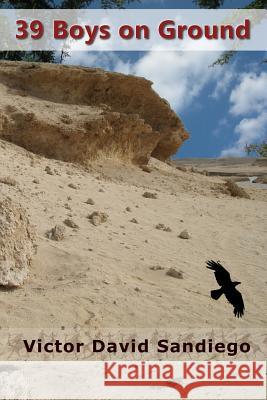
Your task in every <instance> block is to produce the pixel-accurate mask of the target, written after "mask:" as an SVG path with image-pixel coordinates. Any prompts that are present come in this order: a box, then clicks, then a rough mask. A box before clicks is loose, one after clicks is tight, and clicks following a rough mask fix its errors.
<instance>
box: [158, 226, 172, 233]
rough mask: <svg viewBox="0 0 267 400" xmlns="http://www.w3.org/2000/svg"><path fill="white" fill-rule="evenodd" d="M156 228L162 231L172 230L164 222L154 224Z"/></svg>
mask: <svg viewBox="0 0 267 400" xmlns="http://www.w3.org/2000/svg"><path fill="white" fill-rule="evenodd" d="M156 229H158V230H159V231H164V232H172V230H171V228H169V227H168V226H166V225H164V224H158V225H156Z"/></svg>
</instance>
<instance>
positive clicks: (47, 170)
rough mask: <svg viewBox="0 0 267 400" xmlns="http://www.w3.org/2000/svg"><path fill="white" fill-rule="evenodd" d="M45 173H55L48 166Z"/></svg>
mask: <svg viewBox="0 0 267 400" xmlns="http://www.w3.org/2000/svg"><path fill="white" fill-rule="evenodd" d="M45 172H46V173H47V174H48V175H54V172H53V171H52V169H51V168H50V167H49V165H47V166H46V167H45Z"/></svg>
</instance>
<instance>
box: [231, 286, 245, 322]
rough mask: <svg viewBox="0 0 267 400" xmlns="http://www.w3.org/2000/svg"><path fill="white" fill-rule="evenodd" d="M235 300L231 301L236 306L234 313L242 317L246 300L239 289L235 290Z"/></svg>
mask: <svg viewBox="0 0 267 400" xmlns="http://www.w3.org/2000/svg"><path fill="white" fill-rule="evenodd" d="M232 300H233V301H232V302H231V303H232V305H233V306H234V314H235V316H236V317H237V318H242V317H243V315H244V311H245V306H244V301H243V297H242V294H241V293H240V292H239V291H238V290H236V289H235V290H234V293H233V299H232Z"/></svg>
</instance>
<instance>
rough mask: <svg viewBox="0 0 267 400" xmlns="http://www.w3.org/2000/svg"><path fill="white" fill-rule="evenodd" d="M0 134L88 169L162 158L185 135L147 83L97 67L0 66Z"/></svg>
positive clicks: (5, 64) (139, 162)
mask: <svg viewBox="0 0 267 400" xmlns="http://www.w3.org/2000/svg"><path fill="white" fill-rule="evenodd" d="M0 137H2V138H3V139H6V140H9V141H11V142H14V143H15V144H17V145H20V146H23V147H25V148H26V149H27V150H30V151H33V152H35V153H39V154H42V155H45V156H46V157H51V158H56V159H60V160H63V161H69V162H77V163H80V164H83V165H86V164H87V163H88V162H89V160H92V159H94V158H99V157H100V156H115V157H117V158H119V159H123V160H127V161H129V162H133V163H135V164H139V165H144V164H146V163H147V162H148V160H149V158H150V156H151V155H152V156H154V157H156V158H158V159H160V160H165V159H167V158H168V157H170V156H171V155H172V154H175V153H176V151H177V149H178V148H179V147H180V145H181V144H182V143H183V141H184V140H186V139H187V138H188V133H187V132H186V130H185V129H184V126H183V124H182V122H181V120H180V119H179V118H178V117H177V115H176V114H175V112H174V111H173V110H172V109H171V108H170V106H169V104H168V103H167V102H166V100H164V99H162V98H161V97H160V96H159V95H158V94H157V93H156V92H155V91H154V90H153V89H152V82H150V81H148V80H146V79H144V78H138V77H134V76H126V75H123V74H118V73H111V72H105V71H103V70H101V69H95V68H82V67H68V66H62V65H54V64H38V63H23V62H0Z"/></svg>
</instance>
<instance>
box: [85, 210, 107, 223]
mask: <svg viewBox="0 0 267 400" xmlns="http://www.w3.org/2000/svg"><path fill="white" fill-rule="evenodd" d="M88 219H89V220H90V222H91V223H92V224H93V225H94V226H99V225H101V224H104V223H105V222H107V220H108V215H107V213H105V212H100V211H94V212H93V213H92V214H90V215H88Z"/></svg>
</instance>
